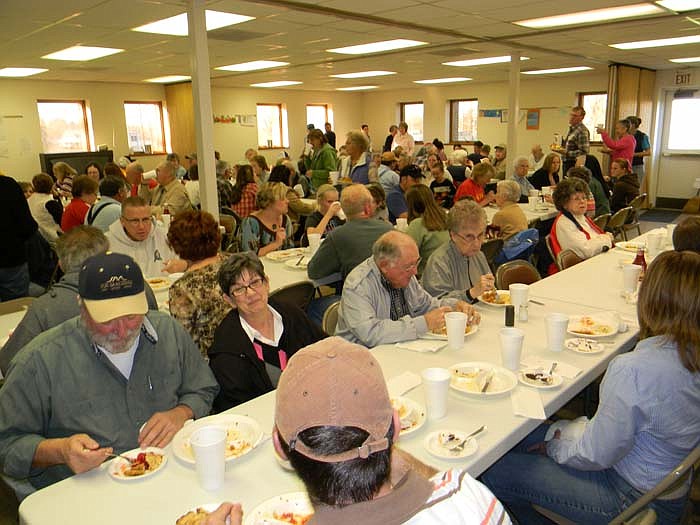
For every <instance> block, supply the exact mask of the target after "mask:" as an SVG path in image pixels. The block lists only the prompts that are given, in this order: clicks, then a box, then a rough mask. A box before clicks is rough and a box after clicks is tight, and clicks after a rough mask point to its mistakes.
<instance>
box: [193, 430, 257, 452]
mask: <svg viewBox="0 0 700 525" xmlns="http://www.w3.org/2000/svg"><path fill="white" fill-rule="evenodd" d="M184 446H185V449H187V451H188V452H189V453H190V455H191V456H192V457H194V453H193V452H192V443H191V442H190V440H189V439H187V440H186V441H185V443H184ZM252 448H253V444H252V443H251V442H250V441H248V440H247V439H244V437H243V434H242V433H241V431H240V430H239V429H238V428H236V427H228V428H227V429H226V450H225V451H224V454H225V455H226V457H227V458H237V457H238V456H242V455H243V454H245V453H246V452H248V451H249V450H250V449H252Z"/></svg>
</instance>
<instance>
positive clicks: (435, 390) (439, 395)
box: [421, 368, 450, 419]
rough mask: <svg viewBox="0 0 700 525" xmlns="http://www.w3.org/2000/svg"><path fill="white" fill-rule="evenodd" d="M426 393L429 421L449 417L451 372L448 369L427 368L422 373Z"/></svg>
mask: <svg viewBox="0 0 700 525" xmlns="http://www.w3.org/2000/svg"><path fill="white" fill-rule="evenodd" d="M421 376H422V377H423V389H424V392H425V407H426V410H427V412H428V419H441V418H443V417H445V416H446V415H447V394H448V391H449V388H450V371H449V370H447V369H446V368H426V369H425V370H423V372H422V373H421Z"/></svg>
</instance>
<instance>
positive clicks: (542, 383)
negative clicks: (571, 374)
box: [518, 368, 564, 389]
mask: <svg viewBox="0 0 700 525" xmlns="http://www.w3.org/2000/svg"><path fill="white" fill-rule="evenodd" d="M518 379H519V380H520V382H521V383H522V384H523V385H526V386H531V387H534V388H544V389H548V388H557V387H559V386H560V385H561V384H562V383H563V382H564V379H562V377H561V376H560V375H558V374H550V373H548V372H547V371H546V370H544V369H542V368H528V369H525V370H520V372H518Z"/></svg>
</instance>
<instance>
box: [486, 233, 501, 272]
mask: <svg viewBox="0 0 700 525" xmlns="http://www.w3.org/2000/svg"><path fill="white" fill-rule="evenodd" d="M502 249H503V239H489V240H488V241H485V242H484V243H483V244H482V245H481V251H482V252H484V255H485V256H486V261H487V262H488V263H489V267H490V268H491V271H493V272H494V273H495V271H496V263H495V259H496V256H497V255H498V254H499V253H500V252H501V250H502Z"/></svg>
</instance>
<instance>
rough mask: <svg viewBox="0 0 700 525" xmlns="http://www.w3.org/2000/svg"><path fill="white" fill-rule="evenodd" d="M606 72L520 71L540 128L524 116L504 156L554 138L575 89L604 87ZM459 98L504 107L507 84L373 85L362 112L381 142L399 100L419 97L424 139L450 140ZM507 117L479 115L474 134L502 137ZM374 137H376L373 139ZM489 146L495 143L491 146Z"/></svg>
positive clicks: (523, 94) (523, 99)
mask: <svg viewBox="0 0 700 525" xmlns="http://www.w3.org/2000/svg"><path fill="white" fill-rule="evenodd" d="M607 87H608V78H607V74H605V73H596V74H585V73H582V74H576V75H568V76H565V77H557V76H556V75H552V76H550V77H548V78H544V77H542V78H536V79H535V78H529V77H524V78H522V79H521V81H520V108H521V109H528V108H531V109H536V108H541V111H540V129H539V130H527V129H526V126H525V120H524V119H523V120H522V121H521V122H520V123H519V124H518V151H517V152H509V153H508V157H509V158H511V159H515V157H516V156H518V155H529V153H530V148H531V147H532V145H533V144H537V143H539V144H541V145H542V147H543V149H544V150H545V152H547V151H548V149H547V146H549V144H551V143H552V141H553V138H554V133H560V134H562V133H566V131H567V130H568V126H569V124H568V119H569V110H570V109H571V106H574V105H576V104H577V103H578V93H579V92H582V91H583V92H585V91H607ZM461 98H476V99H478V100H479V109H505V108H507V106H508V84H507V83H506V82H498V83H473V84H472V83H469V82H466V83H462V84H455V85H450V86H429V87H419V88H413V89H406V90H401V91H376V92H367V93H365V94H364V104H363V105H364V118H365V120H366V121H367V123H368V124H369V126H370V132H371V133H372V135H373V136H376V137H378V138H379V137H380V136H381V141H382V143H383V140H384V138H385V137H386V135H387V133H388V128H389V125H390V124H398V119H399V111H400V110H399V103H400V102H417V101H423V104H424V114H423V120H424V129H423V136H424V137H425V139H426V140H427V141H432V140H433V139H434V138H435V137H438V138H439V139H440V140H442V141H443V142H445V143H447V142H448V141H449V101H450V100H453V99H461ZM507 126H508V124H506V123H501V122H500V119H498V118H485V117H479V120H478V124H477V129H478V138H479V140H481V141H482V142H484V143H485V144H490V145H491V147H492V148H493V146H494V145H495V144H498V143H505V142H506V135H507ZM373 142H375V143H378V140H377V139H373ZM492 152H493V149H492Z"/></svg>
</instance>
